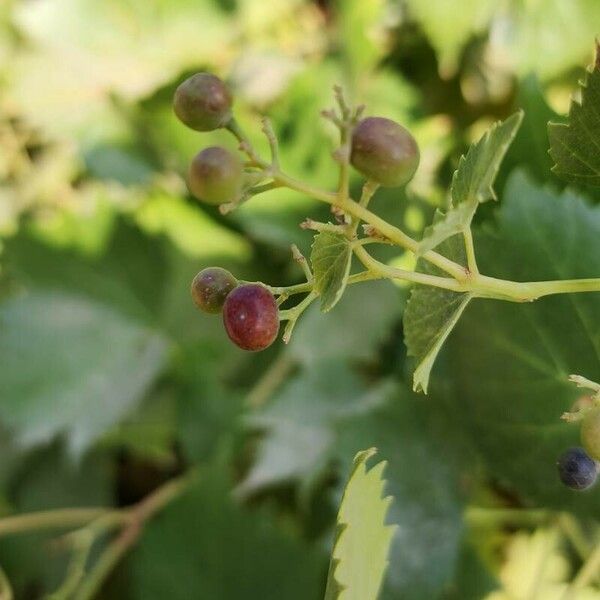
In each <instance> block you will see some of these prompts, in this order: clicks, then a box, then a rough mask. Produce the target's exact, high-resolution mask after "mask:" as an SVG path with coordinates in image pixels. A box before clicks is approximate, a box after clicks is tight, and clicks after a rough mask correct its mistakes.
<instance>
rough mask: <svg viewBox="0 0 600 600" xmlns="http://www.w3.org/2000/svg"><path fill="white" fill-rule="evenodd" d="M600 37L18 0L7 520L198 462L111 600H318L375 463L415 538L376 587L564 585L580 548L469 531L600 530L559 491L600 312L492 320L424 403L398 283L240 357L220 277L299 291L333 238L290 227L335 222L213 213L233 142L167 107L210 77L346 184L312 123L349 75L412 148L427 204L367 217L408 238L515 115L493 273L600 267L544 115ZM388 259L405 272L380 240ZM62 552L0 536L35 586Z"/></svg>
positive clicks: (0, 87)
mask: <svg viewBox="0 0 600 600" xmlns="http://www.w3.org/2000/svg"><path fill="white" fill-rule="evenodd" d="M598 22H600V3H598V2H597V0H544V1H542V0H527V1H526V0H513V1H510V2H509V1H507V2H497V1H490V0H469V1H465V2H460V3H457V2H453V1H450V0H427V1H426V0H405V1H401V0H337V1H335V0H330V1H327V0H323V1H320V2H316V1H314V2H313V1H309V0H269V1H268V2H266V1H264V0H35V1H34V0H29V1H28V0H21V1H18V0H4V2H2V3H1V4H0V422H1V424H2V431H1V436H0V446H1V447H2V456H3V460H2V462H1V463H0V511H1V513H2V515H4V516H5V515H10V514H15V513H21V512H26V511H30V510H42V509H50V508H59V507H67V506H81V507H83V506H124V505H128V504H130V503H132V502H135V501H138V500H140V499H141V498H142V497H144V496H146V495H147V494H148V493H149V492H150V491H152V490H153V489H155V488H156V487H157V486H158V485H159V484H160V483H161V482H163V481H165V480H166V479H168V478H169V477H171V476H173V475H174V474H178V473H180V472H183V471H185V470H186V469H188V468H189V467H198V468H199V469H200V470H201V473H202V476H201V477H200V480H199V483H198V484H197V485H196V486H194V487H193V489H191V490H190V491H189V493H188V494H187V495H185V496H184V497H182V498H181V499H179V500H178V501H176V502H174V503H173V504H172V505H171V506H169V508H168V509H167V510H166V511H165V513H164V514H163V515H160V516H158V517H156V519H155V520H153V521H152V522H151V523H150V524H149V525H148V526H147V530H146V531H145V532H144V533H143V535H142V537H141V539H140V540H139V542H138V544H137V546H136V549H135V550H134V551H133V552H132V553H131V554H130V555H129V556H128V557H127V558H126V559H125V560H124V561H123V562H122V563H121V564H120V566H119V567H118V568H117V569H116V570H115V571H114V573H113V574H112V575H111V577H110V578H109V579H108V581H107V583H106V585H105V587H104V589H103V591H102V593H101V594H102V595H101V597H102V598H111V599H124V600H125V599H138V598H139V599H141V598H143V599H144V600H154V599H158V598H164V597H165V596H166V595H170V596H173V597H174V598H182V599H183V598H185V599H188V598H189V599H192V598H194V599H196V598H198V599H200V598H202V599H204V598H206V599H208V598H219V599H223V600H227V599H229V598H232V599H233V598H241V597H245V598H271V597H272V598H286V599H287V598H296V597H297V598H305V599H309V598H310V599H313V598H314V599H317V598H321V597H322V596H323V592H324V589H325V580H326V575H327V560H328V559H327V554H328V549H329V547H330V544H331V541H332V539H333V527H334V522H335V513H336V507H337V502H338V500H339V498H340V494H341V485H342V481H344V479H345V477H346V474H347V473H348V471H349V469H350V465H351V460H352V457H353V456H354V454H355V453H356V452H357V451H358V450H361V449H364V448H367V447H371V446H376V447H378V448H379V455H380V457H381V458H382V459H385V460H387V461H388V467H387V471H386V474H385V477H386V479H387V480H388V484H389V485H388V488H389V489H388V491H389V493H391V494H393V495H394V497H395V503H394V505H393V508H392V511H391V514H390V517H389V518H390V522H391V523H394V524H397V525H398V526H399V527H398V528H397V530H396V533H395V537H394V541H393V550H392V555H391V563H390V567H389V569H388V574H387V579H386V583H385V586H384V590H383V594H382V598H384V599H385V600H388V599H390V600H391V599H396V598H402V599H404V600H406V599H409V600H412V599H415V600H417V599H419V600H421V599H423V598H430V599H443V598H445V599H451V598H457V599H458V598H460V599H461V600H469V599H471V598H473V599H479V598H484V597H487V594H488V593H490V592H492V591H493V590H503V591H496V592H495V595H494V596H493V598H497V599H501V598H519V599H520V598H525V597H534V596H526V595H523V594H526V593H527V592H523V589H524V584H523V582H524V581H525V582H527V581H529V579H528V577H531V572H532V570H534V569H535V568H536V565H538V562H536V560H537V558H536V559H535V560H534V558H531V557H538V556H542V558H539V561H542V562H543V561H544V560H550V561H551V563H549V564H552V565H555V564H556V561H558V563H560V569H558V570H557V571H556V570H555V575H551V574H550V575H549V574H548V573H547V571H546V570H544V569H542V570H541V571H540V573H541V575H540V580H539V581H540V582H541V583H540V586H541V587H540V588H539V590H541V591H539V595H538V596H535V597H539V598H544V599H545V600H547V599H551V598H554V597H557V598H558V597H559V596H554V595H552V594H557V593H562V592H561V590H562V589H563V587H564V581H565V580H566V579H567V577H568V576H569V573H570V571H571V569H572V567H574V566H576V565H577V564H578V561H579V559H578V558H576V557H574V556H572V553H571V552H570V551H568V550H567V549H566V547H565V545H564V543H559V542H557V539H556V535H554V530H553V529H551V530H548V529H539V530H538V531H536V532H531V531H528V530H527V528H526V530H524V531H519V532H516V531H515V529H514V528H507V527H505V526H504V524H503V523H502V522H497V523H492V524H491V525H490V524H487V525H486V526H485V527H483V529H477V528H475V530H473V528H472V527H469V526H468V522H465V521H464V519H463V513H464V509H465V506H466V505H468V504H482V505H484V506H487V507H491V508H498V507H501V508H511V509H512V508H515V509H517V508H532V507H536V508H552V509H557V510H560V511H572V513H573V515H575V516H576V517H578V518H583V519H588V518H595V519H598V518H600V496H598V493H597V492H596V493H594V492H592V493H590V494H587V495H582V496H579V495H577V496H574V495H573V494H570V493H568V492H566V491H564V490H563V489H561V488H560V484H559V482H558V479H557V478H556V477H555V475H554V460H555V458H556V456H557V455H558V454H559V453H560V452H561V451H562V450H563V449H564V447H565V446H566V445H568V444H569V443H571V442H573V441H575V440H574V436H576V433H575V431H574V430H573V429H569V428H567V427H565V426H564V425H562V424H561V423H560V421H559V420H558V417H559V416H560V414H561V412H562V411H563V410H566V409H567V408H568V407H569V406H570V404H571V402H572V401H573V400H574V399H575V398H574V391H573V389H572V388H571V387H569V386H568V385H566V384H565V377H566V375H567V374H569V373H571V372H581V373H584V374H587V375H589V376H591V377H593V376H594V375H595V374H596V373H597V371H598V369H599V367H600V318H599V317H600V301H599V300H598V298H597V296H596V295H594V296H586V297H585V298H583V297H577V298H572V297H567V296H565V297H561V298H560V299H554V300H548V301H544V302H542V303H540V304H539V305H538V304H536V305H535V306H528V307H522V306H516V305H512V304H509V305H507V304H504V305H500V303H499V302H489V303H485V304H484V303H481V304H478V303H477V302H475V303H473V307H469V309H468V310H467V311H466V313H465V317H464V320H463V321H462V322H461V323H460V324H459V326H458V327H457V330H456V332H455V334H454V335H453V336H451V338H450V340H449V344H448V347H447V348H446V349H445V350H444V351H443V353H442V355H441V357H440V366H439V369H436V373H434V377H433V380H432V391H431V394H430V396H429V397H427V398H423V397H420V396H416V395H414V394H413V393H412V392H410V391H409V390H410V383H409V379H410V377H409V375H408V372H409V368H408V363H407V359H406V356H405V350H404V345H403V342H402V324H401V323H402V314H403V310H404V306H405V300H406V289H404V288H396V287H394V286H392V285H391V284H389V283H388V284H384V283H368V284H361V286H356V288H355V287H354V286H352V289H349V290H348V292H347V293H346V294H345V295H344V297H343V299H342V301H341V302H340V304H339V305H337V306H336V307H335V309H334V310H333V311H332V312H331V313H328V314H326V315H323V314H321V313H319V311H318V309H317V307H315V306H313V307H312V308H311V310H309V311H308V312H307V314H306V315H304V316H303V318H302V320H301V321H300V322H299V324H298V326H297V328H296V330H295V332H294V336H293V338H292V341H291V343H290V345H289V346H287V347H284V346H283V345H282V344H276V345H275V346H273V347H272V348H270V349H269V350H268V351H266V352H264V353H262V354H260V355H247V354H244V353H243V352H241V351H239V350H238V349H236V348H235V347H233V346H232V345H230V344H229V342H228V341H227V339H226V336H225V334H224V332H223V329H222V326H221V323H220V319H219V318H218V317H217V318H215V317H210V316H207V315H204V314H200V313H198V312H197V311H196V310H195V308H194V306H193V304H192V302H191V301H190V298H189V283H190V281H191V279H192V277H193V275H194V274H195V273H196V272H197V271H199V270H200V269H201V268H203V267H205V266H208V265H212V264H219V265H221V266H224V267H226V268H229V269H230V270H232V271H233V272H234V273H235V274H236V275H237V276H238V277H240V278H242V279H246V280H261V281H265V282H267V283H269V284H273V285H286V284H292V283H296V282H298V281H300V279H301V272H300V270H299V268H298V267H297V265H296V264H295V263H294V262H293V261H292V260H291V255H290V252H289V245H290V244H291V243H296V244H297V245H298V246H299V247H300V248H301V249H302V250H303V251H307V250H308V249H309V248H310V243H311V236H310V234H309V233H308V232H306V231H303V230H301V229H300V228H299V227H298V224H299V223H300V222H301V221H302V220H303V219H304V218H305V217H306V216H311V217H313V218H318V217H319V216H320V215H321V216H326V214H327V213H326V212H325V211H324V209H323V208H322V207H321V206H319V205H317V203H316V202H315V201H314V200H312V199H310V198H307V197H303V196H302V195H299V194H297V193H295V192H292V191H289V190H284V189H281V190H275V191H272V192H269V193H268V194H266V195H264V196H261V197H260V198H256V199H254V200H253V201H252V202H249V203H247V204H245V205H244V206H243V207H241V208H240V209H239V210H238V211H236V212H234V213H233V214H232V215H230V216H228V217H227V218H224V217H222V216H221V215H220V214H219V213H218V211H217V210H215V209H214V208H212V207H208V208H207V207H204V206H200V205H199V204H198V203H197V202H196V201H194V200H193V199H192V198H191V197H190V196H189V195H188V193H187V190H186V186H185V182H184V173H185V170H186V166H187V164H188V162H189V160H190V159H191V157H192V156H193V155H194V154H195V152H197V151H198V150H199V149H200V148H201V147H203V146H205V145H210V144H213V143H219V144H223V145H226V146H227V147H229V148H232V149H233V148H234V147H235V144H234V142H233V140H232V139H231V138H230V137H228V136H227V134H226V133H225V132H222V131H217V132H212V133H209V134H205V135H202V136H201V135H198V134H197V133H194V132H191V131H189V130H186V129H185V128H184V127H183V126H182V125H181V124H180V123H179V122H178V121H177V120H176V119H175V118H174V116H173V114H172V110H171V96H172V93H173V90H174V89H175V87H176V85H177V84H178V83H179V82H180V81H181V80H182V79H183V78H184V77H186V76H187V75H189V74H190V73H192V72H194V71H197V70H209V71H212V72H215V73H216V74H218V75H220V76H222V77H223V78H225V79H226V80H227V81H228V82H229V83H230V85H231V87H232V89H233V90H234V92H235V97H236V105H235V110H236V114H237V117H238V119H239V120H240V122H241V123H242V124H243V125H244V126H245V127H246V128H247V129H248V130H249V131H250V135H251V137H252V139H253V142H255V144H256V146H257V147H258V148H260V149H265V148H266V146H265V141H264V140H263V139H262V138H261V136H260V127H259V119H258V118H257V116H258V114H259V113H266V114H268V115H269V116H270V117H271V118H272V119H273V122H274V126H275V129H276V131H277V132H278V134H279V136H280V144H281V160H282V163H283V166H284V167H285V169H286V170H288V171H289V172H291V173H293V174H294V175H295V176H297V177H298V178H302V179H306V180H307V181H310V182H311V183H313V184H318V185H321V186H324V187H328V188H333V187H334V186H335V184H336V179H337V173H336V169H335V168H333V163H332V160H331V156H330V151H331V149H332V148H333V147H334V143H335V133H336V132H335V131H334V129H333V127H332V126H331V124H329V123H327V122H326V121H325V120H323V119H320V118H319V117H318V115H319V111H320V110H322V109H323V108H327V107H328V106H330V105H331V103H332V95H331V87H332V85H333V84H334V83H341V84H343V85H344V86H345V87H346V88H347V89H348V91H349V93H350V95H351V96H352V98H353V99H354V100H355V101H357V102H364V103H365V104H366V105H367V113H368V114H377V115H382V116H386V117H389V118H393V119H397V120H399V121H400V122H402V123H403V124H405V125H406V126H407V127H408V128H409V129H411V131H413V132H414V134H415V136H416V138H417V139H418V141H419V143H420V146H421V149H422V163H421V166H420V168H419V171H418V173H417V176H416V178H415V180H414V181H413V182H412V183H411V185H410V186H409V189H408V190H407V191H405V192H404V191H398V190H384V191H382V192H381V193H380V194H379V195H378V197H377V199H376V200H375V201H374V202H373V209H374V211H375V212H377V213H378V214H381V215H383V216H385V217H386V218H387V219H388V220H390V221H391V222H395V223H398V224H402V225H403V226H404V227H405V228H406V229H407V230H409V231H410V232H411V234H413V235H415V236H417V237H419V236H420V235H421V233H422V230H423V227H424V226H425V224H426V223H428V222H429V221H430V218H431V215H432V214H433V211H434V208H435V207H436V206H440V205H442V204H443V203H444V202H445V197H446V189H447V187H448V185H449V182H450V178H451V174H452V171H453V170H454V168H455V167H456V164H457V161H458V157H459V156H460V154H461V153H462V152H463V151H464V149H465V147H466V144H467V143H468V142H471V141H472V140H473V139H474V138H476V137H478V134H479V133H480V132H481V131H482V129H483V127H485V126H487V124H489V122H490V121H492V120H495V119H496V118H500V117H505V116H507V115H508V114H510V113H511V112H513V111H514V110H515V108H517V107H522V108H524V109H525V111H526V114H525V120H524V124H523V127H522V128H521V131H520V133H519V135H518V136H517V139H516V141H515V143H514V144H513V146H512V147H511V149H510V151H509V153H508V156H507V159H506V161H505V164H504V166H503V168H502V171H501V173H500V175H499V182H500V183H499V184H498V185H497V189H498V191H499V192H500V193H499V196H500V198H501V202H502V203H501V208H500V209H499V211H498V210H497V207H496V206H490V207H488V206H486V207H485V208H484V210H482V211H481V214H478V216H477V221H478V224H477V226H478V229H479V234H478V244H479V245H478V247H479V246H480V247H481V248H482V250H481V252H482V257H483V258H482V262H483V263H484V264H485V265H486V268H487V269H488V270H489V271H490V273H491V274H493V275H497V276H507V277H511V278H514V279H525V280H526V279H544V278H557V277H560V278H566V277H586V276H587V277H590V276H594V275H596V276H597V275H598V271H599V268H600V264H599V261H598V256H600V248H598V244H600V242H599V241H598V240H600V235H599V234H600V231H599V229H600V214H599V212H598V210H600V209H598V207H597V206H592V205H593V204H595V203H596V202H597V201H598V200H600V196H598V195H597V192H596V195H595V196H594V195H593V193H592V192H590V191H589V190H580V191H578V190H577V189H573V190H571V191H567V192H564V193H561V188H562V187H563V185H562V184H561V183H560V182H559V181H558V180H557V179H556V177H555V176H554V175H553V174H552V173H551V172H550V165H551V162H550V160H549V158H548V156H547V148H548V140H547V134H546V123H547V121H548V120H549V119H550V118H555V117H556V113H565V112H566V110H567V107H568V99H569V95H570V92H571V90H572V89H573V86H574V83H575V82H576V81H577V79H578V78H579V77H580V76H581V74H582V73H583V66H584V65H586V64H587V63H589V62H590V59H591V53H592V47H593V38H594V35H595V34H597V33H598V32H597V30H596V29H595V27H597V23H598ZM515 169H518V170H519V172H518V173H516V174H511V172H513V171H514V170H515ZM360 183H361V182H360V179H359V178H358V176H356V174H353V179H352V185H353V187H354V188H355V190H358V189H359V186H360ZM548 186H550V187H548ZM503 188H505V189H503ZM500 245H502V247H501V248H500ZM509 248H510V252H508V249H509ZM525 257H526V258H525ZM379 258H381V259H382V260H386V261H388V262H394V263H395V264H399V263H402V264H404V263H403V262H402V261H406V259H407V257H405V256H403V255H398V252H397V249H390V248H383V249H382V250H381V253H380V255H379ZM584 522H585V523H587V524H588V525H589V523H590V522H589V521H584ZM588 530H589V532H593V531H595V530H594V529H593V528H592V527H591V526H589V527H588ZM561 539H562V538H561ZM588 541H591V533H590V539H589V540H588ZM544 549H546V550H547V552H546V554H544ZM548 549H549V550H548ZM544 557H546V558H544ZM548 557H549V558H548ZM67 559H68V548H67V547H66V545H65V544H60V543H56V541H55V537H54V536H52V535H50V534H45V533H44V534H39V535H38V534H36V535H26V536H5V537H0V565H1V566H2V569H3V570H4V571H5V572H6V574H7V576H8V578H9V580H10V581H11V583H12V585H13V587H14V592H15V597H16V598H18V599H25V600H29V599H35V598H41V597H44V595H45V594H47V593H49V592H50V591H52V590H53V589H55V588H56V587H57V586H58V584H59V583H60V581H61V580H62V579H63V577H64V572H65V565H66V563H67ZM552 561H554V562H552ZM544 564H545V563H544ZM527 565H529V570H528V568H527ZM519 568H520V569H521V571H519ZM556 573H558V575H556ZM561 586H562V587H561ZM527 589H531V588H527V586H526V585H525V590H527ZM557 590H558V591H557ZM582 594H586V595H581V596H577V598H580V597H581V598H600V591H598V590H597V589H596V590H595V591H594V590H592V589H591V588H588V589H586V590H583V591H582ZM491 597H492V596H490V598H491Z"/></svg>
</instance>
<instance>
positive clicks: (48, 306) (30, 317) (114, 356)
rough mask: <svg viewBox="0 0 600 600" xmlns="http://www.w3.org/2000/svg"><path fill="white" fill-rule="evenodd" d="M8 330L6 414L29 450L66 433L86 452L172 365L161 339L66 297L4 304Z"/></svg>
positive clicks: (1, 389) (1, 375) (2, 320)
mask: <svg viewBox="0 0 600 600" xmlns="http://www.w3.org/2000/svg"><path fill="white" fill-rule="evenodd" d="M0 327H1V330H2V336H1V337H0V357H2V359H1V360H0V382H1V383H0V398H1V399H2V401H1V402H0V411H1V412H2V418H3V420H4V422H5V423H7V424H8V425H9V426H10V427H11V429H12V430H14V431H15V432H16V434H17V435H18V437H19V439H20V441H21V443H23V444H26V445H30V444H32V443H39V442H40V441H46V440H49V439H51V438H52V436H54V435H56V434H57V433H59V432H65V431H66V432H68V433H69V440H70V446H71V449H72V450H73V451H74V452H77V453H79V452H81V451H82V450H84V449H85V448H87V447H88V446H89V444H90V443H91V442H92V441H93V440H94V439H96V438H97V437H98V436H99V435H100V434H102V433H103V432H104V431H105V430H106V429H107V428H108V427H110V426H111V425H113V424H114V423H116V422H117V421H118V420H119V419H121V418H122V417H123V416H124V415H125V414H127V413H128V412H129V411H131V410H132V409H133V407H134V406H135V405H136V404H137V403H138V402H139V401H140V399H141V397H142V396H143V394H144V392H146V390H147V389H148V387H149V386H150V384H151V383H152V382H153V380H154V379H155V378H156V377H157V375H158V374H159V373H160V371H161V370H162V368H163V367H164V364H165V360H166V350H167V343H166V341H165V339H164V338H163V337H162V336H161V335H159V334H157V333H156V332H154V331H152V330H150V329H148V328H146V327H143V326H140V325H138V324H137V323H135V322H131V321H128V320H127V319H126V318H125V317H123V316H121V315H120V314H118V313H116V312H115V311H114V310H111V309H110V308H109V307H106V306H103V305H101V304H98V303H95V302H93V301H91V300H87V299H84V298H81V297H77V296H75V295H71V294H66V293H62V294H61V293H57V292H44V291H38V292H33V293H31V294H28V295H27V296H25V297H21V298H14V299H13V300H9V301H7V302H4V303H3V305H2V306H1V307H0ZM83 407H85V410H82V408H83Z"/></svg>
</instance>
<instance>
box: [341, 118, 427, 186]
mask: <svg viewBox="0 0 600 600" xmlns="http://www.w3.org/2000/svg"><path fill="white" fill-rule="evenodd" d="M419 158H420V156H419V147H418V146H417V142H416V141H415V139H414V138H413V136H412V135H411V134H410V133H409V132H408V131H407V130H406V129H405V128H404V127H402V125H399V124H398V123H396V122H395V121H392V120H390V119H384V118H382V117H368V118H366V119H362V121H359V123H358V124H357V125H356V127H355V128H354V131H353V133H352V151H351V155H350V162H351V163H352V165H353V166H354V168H355V169H356V170H358V171H360V172H361V173H362V174H363V175H365V176H366V177H368V178H369V179H372V180H373V181H375V182H377V183H379V184H380V185H382V186H385V187H396V186H400V185H404V184H405V183H408V181H410V179H411V178H412V176H413V175H414V174H415V171H416V170H417V167H418V166H419Z"/></svg>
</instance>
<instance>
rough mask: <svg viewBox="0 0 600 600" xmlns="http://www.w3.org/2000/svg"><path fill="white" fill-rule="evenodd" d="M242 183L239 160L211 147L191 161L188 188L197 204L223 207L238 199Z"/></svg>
mask: <svg viewBox="0 0 600 600" xmlns="http://www.w3.org/2000/svg"><path fill="white" fill-rule="evenodd" d="M243 179H244V176H243V167H242V162H241V160H240V159H239V157H238V156H237V155H235V154H233V153H231V152H230V151H229V150H226V149H225V148H221V147H220V146H211V147H209V148H205V149H204V150H202V151H201V152H199V153H198V154H197V155H196V156H195V157H194V159H193V160H192V163H191V164H190V169H189V173H188V187H189V188H190V191H191V192H192V194H193V195H194V196H196V198H198V200H202V201H203V202H206V203H207V204H224V203H225V202H233V201H234V200H237V199H238V198H239V196H240V194H241V191H242V183H243Z"/></svg>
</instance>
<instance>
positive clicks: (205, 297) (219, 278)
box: [192, 267, 238, 314]
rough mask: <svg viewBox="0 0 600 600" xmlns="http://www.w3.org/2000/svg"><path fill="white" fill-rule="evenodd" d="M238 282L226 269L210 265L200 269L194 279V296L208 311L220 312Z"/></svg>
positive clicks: (197, 303) (196, 301)
mask: <svg viewBox="0 0 600 600" xmlns="http://www.w3.org/2000/svg"><path fill="white" fill-rule="evenodd" d="M237 284H238V281H237V279H236V278H235V277H234V276H233V275H232V274H231V273H230V272H229V271H227V270H226V269H221V267H208V268H207V269H203V270H202V271H200V272H199V273H198V274H197V275H196V277H194V280H193V281H192V298H193V299H194V302H195V304H196V306H197V307H198V308H199V309H200V310H202V311H204V312H207V313H212V314H216V313H220V312H221V311H222V310H223V304H224V303H225V299H226V298H227V295H228V294H229V293H230V292H231V290H233V289H234V288H235V287H236V286H237Z"/></svg>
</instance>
